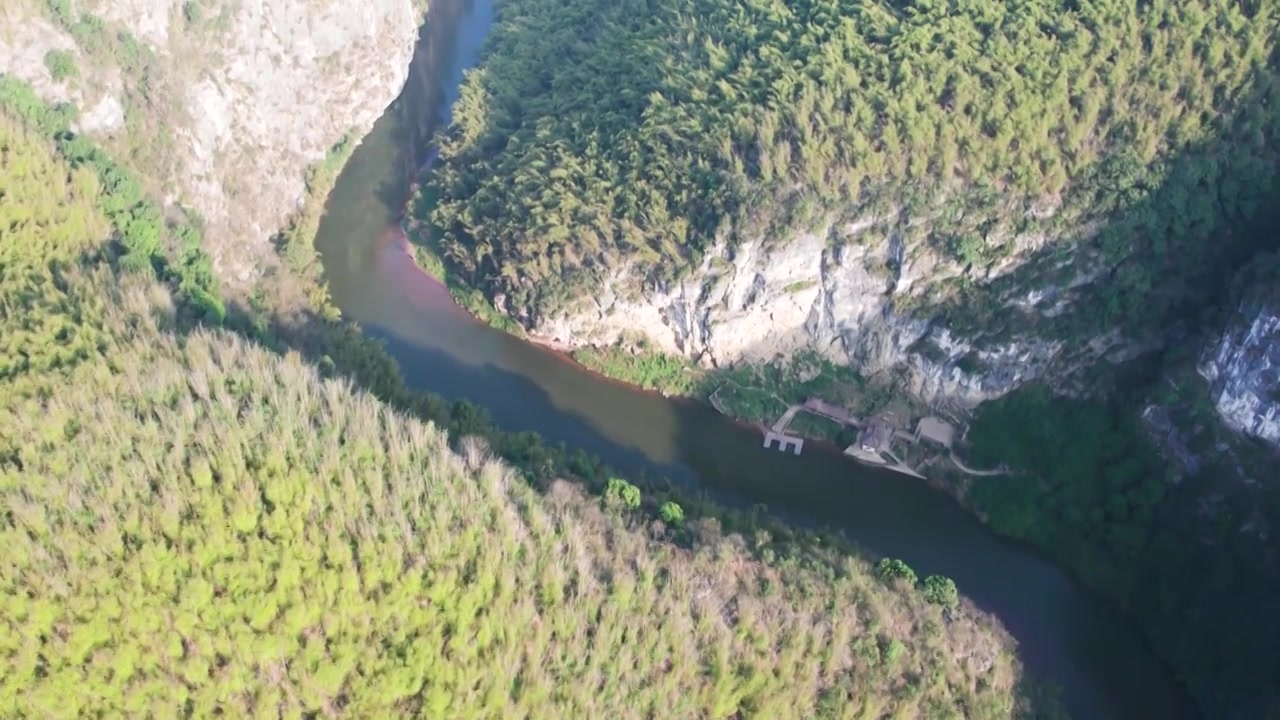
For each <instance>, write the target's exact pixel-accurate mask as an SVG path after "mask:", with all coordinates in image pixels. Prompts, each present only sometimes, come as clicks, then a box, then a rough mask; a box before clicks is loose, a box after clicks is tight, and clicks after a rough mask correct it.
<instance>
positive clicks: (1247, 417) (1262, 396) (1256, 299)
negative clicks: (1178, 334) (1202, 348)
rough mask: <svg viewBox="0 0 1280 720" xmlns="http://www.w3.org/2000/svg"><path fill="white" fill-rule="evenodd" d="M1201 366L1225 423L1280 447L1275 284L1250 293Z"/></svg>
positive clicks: (1279, 295) (1279, 311) (1279, 306)
mask: <svg viewBox="0 0 1280 720" xmlns="http://www.w3.org/2000/svg"><path fill="white" fill-rule="evenodd" d="M1199 370H1200V374H1201V375H1203V376H1204V378H1205V379H1206V380H1208V381H1209V383H1210V398H1211V399H1212V400H1213V403H1214V406H1215V407H1216V408H1217V410H1218V414H1219V415H1220V416H1221V418H1222V421H1223V422H1224V423H1226V424H1227V425H1228V426H1229V427H1231V428H1233V429H1234V430H1236V431H1238V432H1243V433H1246V434H1248V435H1252V436H1254V437H1257V438H1261V439H1262V440H1265V441H1267V442H1268V443H1271V444H1272V445H1275V446H1277V447H1280V292H1277V290H1276V287H1275V285H1274V284H1270V283H1269V284H1267V286H1266V287H1259V288H1254V290H1253V292H1251V293H1248V294H1247V295H1246V297H1245V299H1244V300H1242V301H1241V303H1240V305H1239V307H1238V309H1237V311H1236V313H1235V315H1234V316H1233V318H1232V322H1231V323H1230V325H1229V326H1228V328H1227V329H1226V331H1225V332H1224V333H1223V334H1222V337H1221V339H1220V340H1219V341H1218V342H1217V343H1216V344H1215V345H1213V346H1211V347H1210V348H1209V349H1208V351H1207V352H1206V353H1205V356H1204V358H1203V360H1202V362H1201V364H1200V368H1199Z"/></svg>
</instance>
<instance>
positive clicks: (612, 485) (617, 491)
mask: <svg viewBox="0 0 1280 720" xmlns="http://www.w3.org/2000/svg"><path fill="white" fill-rule="evenodd" d="M604 498H605V502H607V503H609V504H611V505H619V506H622V507H625V508H627V509H628V510H635V509H637V508H639V507H640V488H638V487H636V486H635V485H632V484H631V483H629V482H627V481H626V480H623V479H621V478H609V483H608V485H607V486H606V487H605V491H604Z"/></svg>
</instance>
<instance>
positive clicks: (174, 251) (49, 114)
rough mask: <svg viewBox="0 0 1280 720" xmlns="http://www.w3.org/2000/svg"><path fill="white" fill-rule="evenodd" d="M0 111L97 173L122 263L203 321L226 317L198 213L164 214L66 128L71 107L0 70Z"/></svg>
mask: <svg viewBox="0 0 1280 720" xmlns="http://www.w3.org/2000/svg"><path fill="white" fill-rule="evenodd" d="M4 110H7V111H8V112H10V113H12V114H13V115H15V116H17V117H20V118H22V119H23V121H25V123H26V124H27V125H28V126H30V127H32V128H35V129H37V130H38V131H40V132H41V133H43V134H44V135H46V136H47V137H48V138H49V139H50V140H51V141H53V142H54V143H55V144H56V146H57V149H58V153H59V154H60V155H61V156H62V157H63V158H65V159H66V160H67V161H68V162H69V163H70V164H71V165H72V166H73V167H76V168H78V169H83V170H86V171H89V172H91V173H92V174H93V175H95V176H96V177H97V179H98V182H99V184H100V186H101V189H102V197H101V201H100V205H101V207H102V211H103V213H105V214H106V216H107V219H108V220H109V221H110V222H111V224H112V226H113V227H114V228H115V233H114V235H113V238H112V239H113V240H115V241H116V242H117V243H118V244H119V246H120V249H121V250H122V251H123V253H124V256H123V257H122V258H121V259H120V264H121V266H122V267H126V268H129V269H130V270H133V271H135V272H140V273H144V274H149V275H156V276H158V277H160V278H162V279H164V280H167V281H169V282H171V283H173V285H175V286H176V287H177V288H178V289H179V290H180V292H181V294H182V296H183V300H184V302H185V304H186V305H187V306H189V308H190V309H191V310H193V311H194V312H197V313H199V314H201V315H203V316H204V317H205V319H207V320H208V321H210V322H214V323H221V322H222V321H224V320H225V319H226V316H227V310H226V307H225V306H224V305H223V302H222V299H221V298H220V297H219V293H218V280H217V278H216V277H214V275H213V261H212V259H211V258H210V257H209V254H208V253H207V252H205V250H204V248H203V247H202V246H201V243H200V240H201V231H200V226H199V220H198V218H196V217H194V216H187V217H182V218H180V219H177V220H175V219H166V217H165V213H164V211H163V210H161V208H160V205H159V204H158V203H156V202H155V201H154V200H152V199H151V198H150V197H148V196H147V195H146V194H145V193H144V191H143V187H142V183H141V181H140V179H139V177H138V176H137V175H136V174H135V173H134V172H132V171H131V170H129V169H128V168H125V167H123V166H121V165H120V164H119V163H117V162H116V161H115V160H113V159H112V158H111V157H109V156H107V154H106V153H104V152H103V151H102V150H101V149H100V148H98V147H97V146H96V145H95V144H94V143H92V142H91V141H90V140H88V139H87V138H85V137H84V136H82V135H78V134H76V133H74V132H72V131H71V130H70V129H69V126H70V123H71V121H72V119H73V118H74V117H75V109H74V108H72V107H70V106H67V105H57V106H49V105H46V104H45V103H44V102H42V101H41V100H40V99H39V98H38V97H37V96H36V95H35V93H34V92H33V91H32V90H31V88H29V87H28V86H26V85H25V84H23V83H21V82H20V81H18V80H16V79H15V78H13V77H12V76H9V75H0V111H4ZM174 210H175V211H176V210H179V208H176V207H175V208H174Z"/></svg>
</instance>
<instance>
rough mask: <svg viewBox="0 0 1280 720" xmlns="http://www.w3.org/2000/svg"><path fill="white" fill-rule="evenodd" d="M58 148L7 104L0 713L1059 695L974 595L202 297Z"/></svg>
mask: <svg viewBox="0 0 1280 720" xmlns="http://www.w3.org/2000/svg"><path fill="white" fill-rule="evenodd" d="M64 147H65V146H64V145H63V144H57V145H55V144H53V143H52V142H50V141H49V140H47V139H46V137H45V136H44V135H43V134H42V133H41V132H37V131H30V130H25V129H23V128H22V127H21V125H20V123H19V121H18V120H17V118H15V117H14V116H13V115H10V114H5V113H0V161H2V162H0V167H3V172H0V195H2V196H3V197H4V199H5V202H4V203H3V204H0V267H3V268H4V272H3V273H2V274H0V307H3V308H4V309H5V311H4V313H3V314H0V427H4V428H5V432H4V433H2V434H0V668H2V669H3V670H2V671H0V716H5V717H9V716H14V717H34V716H41V717H87V716H100V715H101V716H110V715H124V716H129V717H143V716H156V717H177V716H192V717H207V716H214V715H226V716H230V717H279V716H281V715H282V714H283V715H285V716H295V715H296V716H314V717H319V716H348V717H409V716H413V717H450V718H453V717H504V718H505V717H651V716H653V717H656V716H661V717H671V718H678V717H691V718H692V717H698V718H729V717H740V716H748V715H751V716H760V717H779V718H781V717H803V718H826V717H830V718H835V717H848V716H854V715H862V716H864V717H874V716H883V715H886V714H890V715H893V716H897V717H929V718H949V717H952V718H960V717H967V718H1004V717H1020V716H1025V717H1032V716H1035V717H1044V715H1043V714H1037V715H1031V713H1033V712H1036V710H1035V709H1034V708H1031V707H1030V706H1029V705H1028V703H1027V702H1026V701H1025V700H1024V699H1023V698H1022V695H1023V693H1024V692H1025V689H1026V679H1025V678H1022V677H1020V673H1019V668H1018V666H1017V664H1016V662H1015V661H1014V660H1013V658H1012V655H1011V653H1010V642H1009V640H1008V638H1007V636H1005V635H1004V634H1003V632H1002V631H1001V630H999V628H998V627H995V626H994V625H993V624H991V622H990V621H989V620H987V619H986V618H985V617H984V616H982V615H981V614H979V613H978V612H977V611H976V610H975V609H974V608H973V607H972V606H969V605H964V604H962V605H960V606H959V607H958V608H955V609H953V610H945V611H944V609H943V608H942V607H939V606H938V605H936V604H935V602H933V599H932V597H931V596H930V594H929V593H928V592H926V591H921V590H918V589H915V588H911V587H891V586H889V585H887V584H885V583H883V582H881V581H880V580H879V579H877V578H876V576H875V573H874V572H873V570H872V569H871V567H870V566H868V565H867V564H865V563H864V562H863V561H862V560H860V559H857V557H856V556H854V555H850V554H847V553H845V552H843V551H836V550H834V549H831V548H833V547H835V546H836V545H835V544H827V543H824V546H825V547H826V549H819V548H818V546H816V545H809V546H807V547H809V548H810V549H809V550H808V551H805V550H803V548H804V547H806V546H805V545H803V544H802V543H800V542H798V541H797V538H798V537H799V535H797V534H795V533H784V532H781V531H780V532H779V536H780V538H781V536H783V535H789V536H790V538H791V540H790V541H788V540H785V539H780V541H779V542H776V543H769V544H770V546H772V547H776V548H777V549H778V550H779V553H778V554H777V555H776V556H775V557H776V559H775V560H774V561H772V562H768V563H766V562H762V561H760V560H758V559H757V558H756V556H755V551H754V550H753V549H752V548H749V547H748V545H747V543H746V542H745V541H744V540H743V536H742V535H740V534H737V533H731V532H729V528H730V527H732V525H733V523H734V522H735V521H734V520H733V517H732V516H730V515H725V519H726V523H725V524H724V525H721V524H720V523H718V522H716V521H715V520H714V519H712V517H711V515H710V514H709V513H706V512H702V511H701V510H700V509H701V508H703V507H705V506H703V505H699V504H698V503H696V502H692V503H686V502H684V501H676V500H675V499H670V498H664V496H663V495H662V493H661V492H658V493H655V497H653V498H652V499H651V498H650V497H648V495H649V491H645V490H642V489H641V488H640V487H639V486H636V485H632V484H630V483H627V482H626V481H621V480H618V481H617V482H613V483H610V484H609V486H610V487H611V488H612V491H611V493H610V492H609V491H606V492H605V498H604V501H603V503H601V501H598V500H596V499H594V498H593V497H592V496H591V495H588V494H586V493H585V492H584V488H592V487H594V486H593V485H592V484H591V483H590V482H588V483H585V484H582V483H578V482H569V481H563V480H557V479H556V478H557V477H573V474H572V473H571V472H569V471H568V470H567V469H566V467H567V466H574V465H576V466H578V467H580V468H581V469H582V471H583V472H584V473H592V476H593V477H600V484H601V485H604V482H605V481H604V478H605V477H606V476H604V475H603V474H602V473H601V472H600V470H599V469H598V468H595V467H593V466H592V463H591V461H590V460H589V459H586V458H577V457H568V456H567V454H565V453H563V451H560V452H558V453H557V452H556V451H554V450H552V449H544V450H539V447H540V446H539V444H538V443H537V442H536V441H535V440H536V439H530V438H527V437H523V436H505V438H506V439H505V440H504V439H503V438H504V436H502V435H500V434H496V433H493V432H492V429H491V427H489V426H488V425H487V422H486V421H485V419H484V418H483V415H482V414H481V413H478V412H477V411H475V409H474V408H470V409H468V406H466V405H464V404H459V405H456V406H454V407H453V408H450V409H449V410H448V412H447V413H446V414H445V415H444V417H443V423H444V424H445V425H447V426H448V427H449V428H450V433H449V435H446V434H445V433H444V432H442V430H441V427H443V426H444V425H441V426H437V425H436V424H434V423H432V422H423V421H421V420H419V419H416V418H414V417H412V416H410V415H408V414H406V413H405V412H403V411H401V410H399V409H395V407H393V406H392V405H391V404H388V403H386V402H384V401H382V400H380V399H377V398H376V397H375V396H374V395H373V394H370V393H369V392H367V391H365V390H363V389H361V388H360V387H359V386H357V385H356V384H354V383H353V379H354V380H355V381H356V382H360V383H361V384H362V385H363V384H364V383H365V380H366V379H369V378H373V377H375V376H376V375H377V372H375V371H374V370H373V368H374V367H375V365H377V362H376V361H375V358H376V357H378V356H377V355H376V354H375V351H374V350H373V349H371V348H373V347H374V346H373V345H372V344H360V343H356V344H352V345H350V346H348V345H345V344H343V343H342V342H341V341H340V340H338V339H337V338H340V337H342V336H341V335H340V334H338V332H337V331H334V333H333V334H331V335H327V337H328V338H329V340H327V341H324V342H321V341H318V344H320V345H321V346H323V347H324V348H326V349H329V350H330V351H332V352H334V353H335V354H338V357H337V360H336V362H335V361H334V360H332V359H331V360H329V361H328V362H327V363H321V364H320V366H319V367H317V366H313V365H312V364H311V363H310V362H309V361H308V360H306V359H305V358H304V356H303V355H300V354H298V353H295V352H290V353H287V354H283V355H281V354H277V353H274V352H271V351H269V350H267V349H265V348H264V347H262V346H260V345H259V344H257V343H255V342H253V341H251V340H248V339H245V338H244V337H242V336H239V335H236V334H233V333H232V332H230V331H228V330H225V329H222V328H218V327H215V326H213V325H211V324H206V323H203V322H198V320H199V317H200V316H199V314H192V313H189V312H185V311H184V310H183V307H184V306H185V305H186V304H187V303H189V302H191V301H192V298H191V296H189V295H187V294H183V293H182V292H178V293H177V294H175V293H174V288H173V287H172V286H170V285H166V284H163V283H160V282H157V281H156V279H155V278H154V277H153V276H152V274H151V273H147V272H137V271H136V269H134V268H133V267H132V266H133V265H134V263H132V262H129V261H127V258H129V257H130V255H131V254H132V252H133V251H134V250H133V249H130V248H128V247H127V246H123V245H117V244H116V242H114V241H112V237H119V236H121V235H122V234H123V233H125V232H127V230H122V229H121V227H119V226H116V224H117V223H120V224H122V225H124V227H125V228H127V227H128V226H129V222H130V218H131V217H132V216H131V215H128V214H124V212H123V211H122V210H120V209H119V208H117V207H116V206H115V205H114V202H115V200H114V198H116V197H117V196H116V194H115V193H114V191H113V190H112V189H111V188H110V187H109V186H108V185H106V184H105V183H104V182H103V180H102V179H101V173H100V168H99V167H97V166H96V165H94V164H93V163H88V162H83V163H80V164H79V165H77V161H72V160H73V159H74V158H80V157H82V155H83V154H82V153H79V154H77V155H75V156H72V157H69V158H59V157H56V152H57V151H58V150H59V149H62V148H64ZM326 327H332V328H337V327H339V326H338V325H336V324H333V325H327V326H326ZM344 347H349V348H350V352H349V353H348V354H347V355H341V354H340V353H339V351H340V350H341V349H342V348H344ZM353 357H355V358H366V360H365V361H364V362H363V366H362V367H363V368H364V369H363V370H359V371H353V372H352V373H351V375H350V376H347V375H346V374H340V375H338V376H334V375H335V373H334V371H335V370H337V369H338V368H345V367H355V366H354V364H352V365H348V362H350V360H351V358H353ZM380 357H381V358H382V362H383V363H387V362H389V360H386V356H385V354H384V355H381V356H380ZM326 366H327V368H328V369H327V370H326V369H325V368H326ZM383 367H386V366H385V365H384V366H383ZM384 372H385V373H387V374H384V375H383V376H381V377H382V379H381V380H373V379H370V380H369V386H370V387H374V388H375V389H377V391H378V393H379V394H380V395H386V396H389V397H390V398H391V399H392V400H393V401H394V403H395V405H396V407H401V406H407V405H411V404H412V403H411V402H410V401H409V398H408V396H407V395H397V393H396V392H394V389H395V386H396V382H398V381H395V380H394V375H392V374H389V373H390V371H384ZM326 375H328V377H326ZM419 402H420V404H421V407H422V408H423V409H424V410H426V409H430V408H434V407H437V405H436V403H437V402H438V401H431V400H428V399H423V400H421V401H419ZM428 414H429V413H428ZM468 426H470V427H474V428H476V430H477V432H478V433H479V434H481V435H484V436H486V437H487V438H488V441H487V442H486V441H482V440H478V439H474V438H473V439H470V440H467V439H464V440H461V441H459V440H457V438H459V437H461V436H462V435H467V434H469V433H467V432H466V428H467V427H468ZM450 435H451V436H452V437H453V438H454V446H453V447H451V446H450V442H449V436H450ZM517 447H523V448H524V449H525V451H526V453H527V455H526V457H525V458H524V459H525V460H526V462H525V463H522V464H520V466H519V467H518V468H517V467H516V466H513V465H511V464H508V463H504V462H501V461H498V460H496V459H494V458H493V457H492V456H491V452H493V451H495V450H497V451H499V452H503V453H504V454H506V455H508V456H511V457H514V456H515V455H516V453H514V452H513V449H514V448H517ZM539 453H540V455H539ZM548 470H549V473H548V472H547V471H548ZM602 490H603V488H602ZM611 497H615V498H616V499H617V502H613V501H610V498H611ZM759 542H760V541H757V544H758V543H759ZM765 542H767V541H765Z"/></svg>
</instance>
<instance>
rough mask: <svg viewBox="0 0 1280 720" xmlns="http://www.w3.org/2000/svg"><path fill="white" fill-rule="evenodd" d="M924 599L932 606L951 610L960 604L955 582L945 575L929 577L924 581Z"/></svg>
mask: <svg viewBox="0 0 1280 720" xmlns="http://www.w3.org/2000/svg"><path fill="white" fill-rule="evenodd" d="M924 599H925V600H928V601H929V602H931V603H933V604H934V605H941V606H943V607H947V608H953V607H955V606H956V605H958V604H959V603H960V593H959V591H957V590H956V584H955V581H953V580H952V579H951V578H949V577H946V576H945V575H930V576H929V577H927V578H925V579H924Z"/></svg>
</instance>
